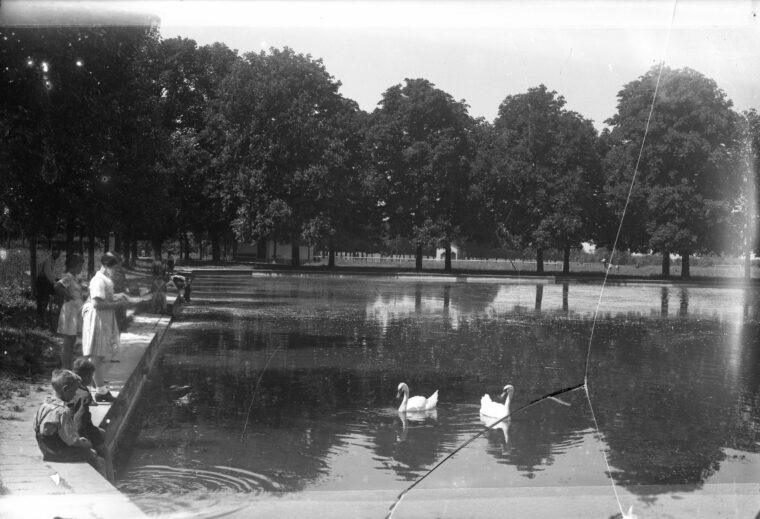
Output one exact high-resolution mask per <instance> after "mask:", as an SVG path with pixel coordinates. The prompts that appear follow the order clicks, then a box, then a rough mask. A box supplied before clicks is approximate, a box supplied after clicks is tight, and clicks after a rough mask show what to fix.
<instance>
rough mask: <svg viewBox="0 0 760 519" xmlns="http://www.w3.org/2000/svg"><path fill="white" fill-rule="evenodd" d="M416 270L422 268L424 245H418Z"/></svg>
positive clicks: (415, 259)
mask: <svg viewBox="0 0 760 519" xmlns="http://www.w3.org/2000/svg"><path fill="white" fill-rule="evenodd" d="M414 270H418V271H421V270H422V245H417V252H416V253H415V258H414Z"/></svg>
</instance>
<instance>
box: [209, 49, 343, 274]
mask: <svg viewBox="0 0 760 519" xmlns="http://www.w3.org/2000/svg"><path fill="white" fill-rule="evenodd" d="M339 87H340V82H338V81H335V80H334V79H333V77H332V76H330V74H328V72H327V71H326V70H325V68H324V65H323V63H322V61H321V60H314V59H312V57H311V56H310V55H303V54H297V53H296V52H294V51H293V50H291V49H289V48H285V49H283V50H278V49H270V51H269V52H268V53H267V52H263V51H262V52H261V53H258V54H256V53H249V54H246V55H245V56H244V59H243V60H242V62H240V63H238V64H236V66H235V67H234V68H233V70H232V72H231V73H230V75H229V77H228V78H227V79H226V80H225V81H224V84H223V87H222V94H221V99H220V107H221V114H222V116H223V117H224V118H225V120H226V124H227V128H228V129H229V132H228V136H229V138H228V140H227V147H228V151H227V157H228V158H229V160H230V165H231V167H232V168H234V169H235V171H236V174H237V176H236V178H235V179H234V181H233V182H232V185H231V186H230V187H231V188H232V190H233V191H234V193H235V194H236V196H237V197H239V200H240V205H239V206H238V210H237V216H236V218H235V220H234V222H233V227H234V230H235V233H236V235H237V236H238V237H239V238H240V239H243V240H246V241H254V240H259V239H264V238H268V239H271V240H275V241H277V240H284V241H290V242H291V244H292V246H293V254H292V262H293V264H295V265H297V264H298V263H299V261H300V258H299V255H298V244H299V243H300V241H301V240H302V237H303V235H304V230H305V226H307V225H309V224H308V222H310V221H312V219H313V218H314V217H315V216H316V214H317V213H318V212H319V207H318V200H319V190H320V187H321V186H320V181H321V179H322V177H323V173H324V171H325V168H326V167H329V160H328V156H329V153H330V150H331V149H332V147H333V144H334V136H335V135H336V131H337V128H338V126H337V122H338V121H339V120H340V119H341V118H342V117H343V115H342V114H343V113H344V111H345V109H346V104H345V100H344V99H343V98H342V96H341V95H340V94H339V93H338V89H339Z"/></svg>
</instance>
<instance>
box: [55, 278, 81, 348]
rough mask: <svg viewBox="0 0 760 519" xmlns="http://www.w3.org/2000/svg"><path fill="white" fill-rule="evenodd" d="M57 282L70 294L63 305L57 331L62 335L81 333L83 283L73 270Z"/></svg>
mask: <svg viewBox="0 0 760 519" xmlns="http://www.w3.org/2000/svg"><path fill="white" fill-rule="evenodd" d="M57 283H58V284H59V285H61V286H62V287H63V288H65V289H66V293H67V294H68V296H69V300H68V301H65V302H64V303H63V305H62V306H61V313H60V314H59V315H58V330H57V331H58V333H60V334H62V335H79V334H80V333H82V285H81V284H80V283H79V280H78V279H77V278H76V277H74V276H73V275H72V274H71V272H66V273H65V274H64V275H63V277H62V278H61V279H59V280H58V282H57Z"/></svg>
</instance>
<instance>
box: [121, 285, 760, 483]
mask: <svg viewBox="0 0 760 519" xmlns="http://www.w3.org/2000/svg"><path fill="white" fill-rule="evenodd" d="M592 288H596V289H597V290H598V287H592ZM207 290H209V291H210V290H211V289H207ZM615 290H617V292H615V291H614V290H612V291H611V292H612V294H613V295H614V296H615V299H613V303H614V304H618V305H620V306H619V308H622V309H624V311H623V310H621V311H615V312H613V311H612V310H610V309H614V308H618V307H616V306H614V304H610V305H608V306H605V307H604V310H606V312H603V313H602V314H601V315H600V319H599V321H598V322H597V327H596V331H595V334H594V344H593V345H592V356H591V363H590V371H589V389H590V396H591V399H592V401H593V403H594V407H595V411H596V415H597V418H598V421H599V426H600V429H601V431H602V433H603V438H604V442H605V444H606V447H608V448H609V461H610V464H611V466H612V468H613V477H614V478H615V480H616V481H617V482H618V483H620V484H622V485H624V486H626V487H628V488H630V489H631V490H632V491H640V492H642V493H647V492H648V493H652V492H655V493H656V492H658V491H666V488H667V485H691V486H693V487H694V488H698V487H699V486H700V485H702V484H703V483H704V482H705V481H706V480H707V479H709V478H710V477H711V476H713V475H714V474H715V473H716V472H719V471H720V470H721V464H722V463H724V462H726V456H727V454H726V449H733V450H736V451H740V452H746V453H757V452H758V445H757V443H756V441H755V439H756V438H757V437H758V433H759V432H760V426H759V423H760V417H759V413H760V411H758V410H759V409H760V393H759V389H758V380H760V365H759V362H758V351H757V347H756V345H757V343H758V340H759V337H758V324H757V321H756V320H748V321H745V322H743V323H742V322H740V323H739V324H737V323H736V322H735V321H724V320H722V319H721V318H720V316H721V315H723V314H714V313H707V314H705V313H700V312H701V310H700V309H701V308H703V307H704V305H705V304H706V303H705V301H707V302H708V303H709V301H710V299H711V298H712V299H714V298H715V296H714V294H713V293H710V295H709V297H705V296H703V295H702V293H701V292H699V290H698V289H696V290H695V289H690V288H689V289H685V288H684V289H682V290H681V292H680V293H679V299H680V308H679V312H678V314H679V315H678V317H679V318H677V319H670V318H663V317H667V313H668V298H669V295H670V294H669V292H668V290H667V288H664V287H652V288H647V290H650V292H647V294H648V295H647V296H646V299H645V300H641V303H636V300H637V299H636V298H640V297H641V289H640V288H639V287H630V288H629V289H627V290H626V289H623V288H617V289H615ZM570 291H572V292H573V297H572V305H571V304H570V302H571V300H570V298H569V292H570ZM595 293H596V296H597V297H598V291H597V292H595ZM250 294H251V295H249V296H248V297H249V299H250V300H249V301H246V302H245V303H239V304H238V303H236V304H228V305H226V306H225V305H220V304H219V300H221V298H222V296H223V295H220V296H219V297H216V296H215V297H216V299H215V302H213V303H207V304H208V306H204V302H203V298H204V289H203V287H202V286H201V287H200V288H198V287H196V289H195V291H194V306H193V307H190V310H191V311H188V312H187V313H186V314H184V315H182V316H180V317H179V318H178V319H177V326H173V327H172V329H170V331H169V332H168V333H167V335H166V337H165V344H164V345H163V349H162V355H163V362H162V363H161V366H160V368H159V369H158V370H157V371H156V372H155V373H152V374H151V378H152V379H154V380H155V382H154V384H155V385H154V387H153V388H152V389H151V390H149V391H147V392H146V396H145V397H144V400H143V402H141V404H140V407H142V408H143V409H144V413H143V415H144V419H143V424H142V427H141V428H140V429H139V431H138V434H136V436H137V439H136V441H135V445H134V447H133V450H132V456H131V458H129V459H128V460H126V461H125V462H124V463H125V465H124V466H123V468H129V467H130V466H139V465H140V464H145V463H147V462H152V463H155V462H156V461H162V462H164V463H166V464H172V465H175V466H196V465H198V464H216V465H218V464H220V463H223V464H228V465H230V466H235V467H240V468H244V469H247V470H252V471H254V470H255V471H256V472H257V473H263V474H265V475H266V476H267V477H269V478H271V479H272V480H273V481H276V482H277V483H279V484H280V485H281V488H282V489H283V490H285V491H298V490H302V489H314V488H331V489H334V488H383V489H398V488H399V481H402V482H409V481H412V480H414V479H416V478H418V477H420V476H421V475H422V474H424V473H425V471H426V470H428V469H430V468H431V467H432V466H433V465H434V464H435V463H437V462H438V461H439V460H441V459H442V458H443V457H444V456H446V454H447V453H450V452H451V451H453V450H454V449H455V448H456V447H457V446H458V445H460V444H461V443H462V442H463V441H465V440H466V439H468V438H469V437H471V435H472V434H475V433H476V432H477V431H480V430H481V428H482V426H483V424H482V423H481V422H480V420H479V416H478V407H477V403H478V402H479V399H480V396H482V394H483V391H484V390H487V391H489V392H490V391H491V390H494V391H497V390H498V389H500V387H501V385H500V384H501V381H503V380H504V379H505V376H506V377H508V378H509V381H510V382H511V383H513V384H514V385H515V387H517V388H519V392H518V393H517V398H516V402H515V403H514V404H513V408H517V407H519V406H520V405H523V404H525V403H527V402H529V401H531V400H533V399H535V398H537V397H539V396H541V395H544V394H547V393H549V392H552V391H554V390H556V389H559V388H563V387H568V386H571V385H574V384H576V383H578V382H580V381H582V380H583V374H584V361H585V355H586V351H587V348H588V346H589V344H588V340H589V339H588V338H589V331H590V326H591V321H590V316H591V315H592V311H593V307H594V306H595V304H596V299H595V298H594V296H593V294H594V291H592V290H590V289H589V288H588V287H583V286H576V285H574V286H573V287H572V288H571V287H569V286H567V285H565V286H561V285H543V284H539V285H521V286H512V285H503V284H497V283H491V284H487V283H481V284H478V283H444V282H415V283H403V282H399V281H396V280H393V281H388V280H382V279H381V280H372V279H371V278H363V279H361V280H359V281H355V280H345V281H344V280H336V279H331V278H325V279H322V280H308V279H306V280H305V279H304V278H300V279H298V280H288V279H286V278H280V279H275V280H270V281H262V280H256V284H253V285H251V289H250ZM626 298H627V299H626ZM616 301H623V302H626V305H623V303H617V302H616ZM629 301H633V302H634V303H635V304H632V303H630V302H629ZM531 303H534V304H533V305H532V304H531ZM736 304H737V305H739V306H738V307H737V311H736V312H735V314H731V315H739V316H742V315H749V316H752V315H755V316H756V315H757V310H756V309H757V296H756V294H754V293H753V294H750V295H745V294H743V297H742V298H739V300H738V302H737V303H736ZM583 305H585V306H583ZM531 306H534V308H535V309H536V310H539V311H538V312H534V311H530V307H531ZM724 306H725V305H724ZM687 309H688V313H687ZM729 310H730V309H729ZM710 311H712V310H710ZM716 311H717V310H716ZM695 316H698V317H700V318H699V319H696V318H695ZM273 353H274V354H273ZM270 357H271V363H270V364H269V366H268V368H267V369H266V371H265V372H264V376H263V377H262V379H261V385H260V387H259V388H258V390H257V391H256V392H255V395H254V389H255V384H256V380H257V379H258V378H259V375H260V373H261V370H262V368H263V366H264V365H265V364H266V362H267V360H268V359H269V358H270ZM399 380H405V381H406V382H408V383H409V384H410V385H411V386H412V387H414V388H416V391H417V392H419V393H420V394H428V393H430V392H432V390H434V389H436V388H440V391H441V392H440V395H441V396H440V401H439V408H438V410H437V413H436V416H426V417H421V419H420V420H417V419H416V417H409V416H407V417H406V423H404V419H403V418H400V417H399V416H398V414H397V413H396V411H395V406H396V404H397V402H396V401H395V399H394V397H395V394H396V385H397V384H398V381H399ZM172 385H190V386H191V387H192V393H193V400H192V403H191V405H189V406H187V407H185V408H182V409H180V408H177V407H176V405H175V403H174V402H173V401H172V400H171V399H170V398H168V396H167V395H168V393H169V392H168V389H169V388H170V386H172ZM252 399H253V403H252ZM568 403H570V404H571V405H570V406H563V405H558V404H557V403H554V402H551V401H547V402H542V403H540V404H538V405H536V406H534V407H532V408H530V409H529V410H527V411H526V412H525V413H522V414H520V415H519V417H515V418H513V419H512V420H511V423H510V424H509V425H508V429H507V425H505V428H504V429H503V430H501V431H499V432H491V433H488V434H487V435H486V438H485V439H483V441H482V442H475V443H473V444H472V446H471V448H468V449H465V451H463V452H462V453H461V456H460V455H458V456H457V458H454V459H453V460H452V461H451V463H452V464H454V465H452V469H451V470H450V473H451V474H453V473H455V472H456V473H457V476H458V477H460V478H464V479H463V481H465V482H466V484H468V485H472V486H475V487H477V486H489V485H490V486H493V485H494V484H500V483H501V482H503V481H504V478H505V476H504V474H505V473H502V472H499V470H508V471H510V472H508V473H509V474H514V475H516V478H513V479H511V480H510V481H511V482H512V484H526V485H530V484H532V481H533V480H536V481H538V480H540V481H541V484H542V485H563V484H567V483H568V481H570V482H573V481H587V479H588V477H589V476H587V475H582V473H583V472H584V467H583V466H579V467H578V470H577V472H571V473H568V472H563V473H560V472H558V470H559V469H558V468H556V464H557V463H558V462H559V461H560V460H562V459H563V458H568V457H572V456H580V454H578V453H579V450H580V449H585V450H588V448H589V445H591V446H592V451H591V452H590V454H589V455H588V458H581V457H577V458H573V459H589V460H590V459H592V458H595V459H596V461H597V462H599V458H600V456H601V455H600V453H599V452H598V448H600V447H604V446H605V444H602V445H598V444H595V443H594V442H595V441H596V440H594V438H595V436H594V435H593V434H592V428H593V425H592V424H593V422H592V420H591V416H590V413H589V409H588V405H587V402H586V401H585V397H584V396H583V395H581V394H580V392H576V393H574V394H573V395H571V396H569V397H568ZM249 407H250V408H251V416H250V424H249V426H248V430H247V432H246V434H245V435H244V437H243V441H242V442H241V441H240V436H241V431H242V428H243V423H244V420H245V417H246V414H247V412H248V409H249ZM507 432H508V438H507V435H506V434H505V433H507ZM506 440H508V441H506ZM589 442H591V443H589ZM594 448H596V449H597V450H596V451H594V450H593V449H594ZM574 453H575V454H574ZM489 459H490V460H491V461H492V462H495V468H494V467H490V466H489V469H488V471H484V470H482V469H483V467H484V466H485V465H484V464H487V463H488V460H489ZM758 469H760V467H758ZM595 470H596V469H595ZM586 472H588V471H586ZM451 474H449V473H444V474H443V476H442V481H445V478H446V477H453V476H452V475H451ZM509 477H511V476H509ZM595 477H596V478H597V479H595V480H594V481H595V484H604V482H605V480H604V477H605V476H604V469H603V468H601V469H599V470H598V471H597V472H596V476H595ZM488 478H492V479H488ZM583 478H586V479H583ZM640 485H650V487H648V488H647V489H646V490H642V489H639V490H637V488H639V486H640ZM651 485H655V486H656V485H659V486H660V487H659V488H660V489H661V490H658V489H657V488H658V487H653V486H651Z"/></svg>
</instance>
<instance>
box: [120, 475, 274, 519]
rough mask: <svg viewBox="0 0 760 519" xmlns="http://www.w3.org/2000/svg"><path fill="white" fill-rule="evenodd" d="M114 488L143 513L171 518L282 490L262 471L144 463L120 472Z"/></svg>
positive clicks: (231, 506)
mask: <svg viewBox="0 0 760 519" xmlns="http://www.w3.org/2000/svg"><path fill="white" fill-rule="evenodd" d="M117 487H118V489H119V490H120V491H121V492H123V493H125V494H128V495H130V498H131V499H132V501H134V502H135V504H137V505H138V506H139V507H140V508H141V509H142V510H143V511H144V512H145V513H146V514H148V515H151V516H161V517H171V518H173V519H180V518H183V517H214V516H217V515H219V514H223V513H228V512H231V511H233V510H235V509H238V508H242V507H244V506H246V505H247V500H246V496H248V498H250V495H251V494H254V495H261V494H265V493H271V492H279V491H282V490H283V488H282V486H281V485H280V484H279V483H277V482H276V481H273V480H271V479H270V478H268V477H266V476H264V475H262V474H257V473H255V472H251V471H248V470H243V469H238V468H234V467H226V466H221V465H217V466H214V467H210V468H203V469H201V468H188V467H170V466H168V465H145V466H142V467H137V468H134V469H132V470H130V471H128V472H127V473H126V474H124V476H123V478H122V479H121V480H120V481H119V482H118V484H117ZM235 496H238V497H239V498H240V499H234V497H235Z"/></svg>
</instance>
